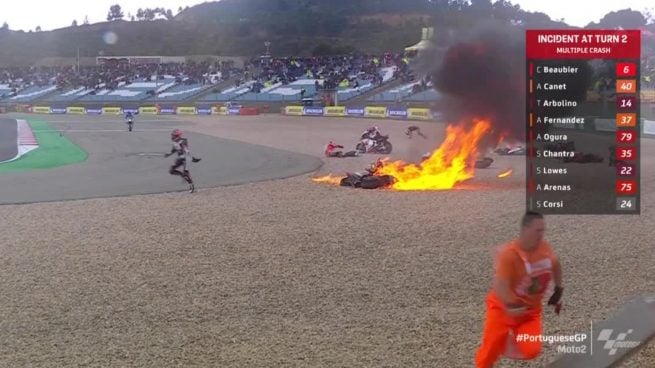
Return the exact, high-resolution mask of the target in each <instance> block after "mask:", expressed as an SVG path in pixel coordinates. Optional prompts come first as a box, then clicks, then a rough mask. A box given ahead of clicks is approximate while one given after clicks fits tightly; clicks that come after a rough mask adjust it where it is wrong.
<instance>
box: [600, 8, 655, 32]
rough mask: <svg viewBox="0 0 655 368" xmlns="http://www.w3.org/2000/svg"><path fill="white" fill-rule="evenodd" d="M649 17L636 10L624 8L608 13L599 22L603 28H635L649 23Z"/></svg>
mask: <svg viewBox="0 0 655 368" xmlns="http://www.w3.org/2000/svg"><path fill="white" fill-rule="evenodd" d="M647 21H648V20H647V18H646V17H645V16H644V15H643V14H641V13H640V12H638V11H636V10H631V9H623V10H619V11H615V12H609V13H607V14H606V15H605V16H604V17H603V19H601V20H600V21H599V22H598V25H599V26H600V27H601V28H609V29H613V28H618V27H621V28H624V29H634V28H639V27H643V26H645V25H646V23H647Z"/></svg>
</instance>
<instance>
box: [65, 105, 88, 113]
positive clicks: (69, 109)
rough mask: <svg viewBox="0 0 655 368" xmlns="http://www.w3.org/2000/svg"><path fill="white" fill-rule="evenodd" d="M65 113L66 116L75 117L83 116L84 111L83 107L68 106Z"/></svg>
mask: <svg viewBox="0 0 655 368" xmlns="http://www.w3.org/2000/svg"><path fill="white" fill-rule="evenodd" d="M66 113H67V114H75V115H85V114H86V109H85V108H84V107H73V106H69V107H67V108H66Z"/></svg>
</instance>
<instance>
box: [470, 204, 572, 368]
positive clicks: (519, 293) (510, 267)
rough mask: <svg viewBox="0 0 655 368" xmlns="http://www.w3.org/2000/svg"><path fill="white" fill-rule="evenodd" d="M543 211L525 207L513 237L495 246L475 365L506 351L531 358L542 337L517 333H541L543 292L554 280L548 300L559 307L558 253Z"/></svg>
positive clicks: (484, 366)
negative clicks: (548, 234)
mask: <svg viewBox="0 0 655 368" xmlns="http://www.w3.org/2000/svg"><path fill="white" fill-rule="evenodd" d="M544 230H545V223H544V218H543V215H541V214H540V213H537V212H527V213H526V214H525V215H524V216H523V220H522V221H521V233H520V236H519V238H518V239H516V240H514V241H511V242H509V243H508V244H506V245H504V246H502V247H501V248H499V250H498V253H497V256H496V257H497V258H496V274H495V277H494V286H493V289H492V290H491V291H490V292H489V294H488V295H487V302H486V304H487V311H486V316H485V321H484V328H483V334H482V344H481V345H480V348H479V349H478V351H477V354H476V355H475V364H476V365H475V366H476V367H477V368H491V367H493V365H494V364H495V363H496V361H497V360H498V359H499V358H500V357H501V356H505V357H507V358H510V359H522V360H530V359H534V358H536V357H538V356H539V354H540V353H541V341H540V340H531V339H527V340H525V339H523V340H522V341H517V339H516V336H518V335H522V334H528V335H532V336H537V337H536V339H538V336H539V335H541V334H542V324H541V314H542V302H543V298H544V294H545V293H546V290H547V288H548V285H549V284H550V281H551V280H554V283H555V288H554V292H553V294H552V296H551V297H550V300H549V301H548V304H549V305H553V306H555V311H556V312H557V313H559V311H560V308H561V302H560V300H561V298H562V291H563V287H562V269H561V266H560V263H559V260H558V258H557V256H556V255H555V253H554V251H553V250H552V249H551V247H550V245H549V244H548V242H546V241H545V240H544Z"/></svg>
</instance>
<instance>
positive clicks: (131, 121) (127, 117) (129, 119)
mask: <svg viewBox="0 0 655 368" xmlns="http://www.w3.org/2000/svg"><path fill="white" fill-rule="evenodd" d="M125 122H126V123H127V129H128V130H129V131H130V132H131V131H132V125H133V124H134V116H133V115H132V112H131V111H128V112H127V114H125Z"/></svg>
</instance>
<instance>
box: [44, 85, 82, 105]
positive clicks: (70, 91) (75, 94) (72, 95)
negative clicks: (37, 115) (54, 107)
mask: <svg viewBox="0 0 655 368" xmlns="http://www.w3.org/2000/svg"><path fill="white" fill-rule="evenodd" d="M91 91H93V90H92V89H88V88H84V87H80V88H67V89H65V90H64V91H62V92H61V93H59V94H56V95H53V96H50V97H48V98H46V101H49V102H69V101H75V100H77V99H79V98H82V96H85V95H87V94H89V93H91Z"/></svg>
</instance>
